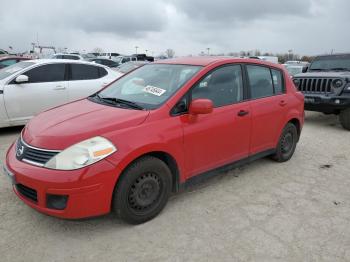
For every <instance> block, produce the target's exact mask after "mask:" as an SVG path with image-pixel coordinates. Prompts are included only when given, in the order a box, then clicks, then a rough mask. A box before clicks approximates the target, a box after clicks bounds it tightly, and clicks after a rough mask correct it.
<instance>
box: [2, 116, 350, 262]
mask: <svg viewBox="0 0 350 262" xmlns="http://www.w3.org/2000/svg"><path fill="white" fill-rule="evenodd" d="M19 132H20V128H9V129H2V130H0V159H1V160H3V159H4V157H5V151H6V149H7V148H8V146H9V145H10V143H11V142H12V141H13V140H15V138H16V137H17V136H18V135H19ZM1 170H2V169H1ZM0 174H1V175H0V197H1V199H0V236H1V237H0V256H1V257H0V261H2V262H5V261H11V262H14V261H35V262H40V261H259V262H260V261H269V262H272V261H298V262H299V261H331V262H334V261H350V132H347V131H345V130H343V129H342V128H341V127H340V125H339V123H338V120H337V119H336V118H335V117H334V116H325V115H322V114H318V113H307V118H306V124H305V126H304V130H303V132H302V137H301V140H300V143H299V144H298V147H297V150H296V153H295V155H294V157H293V158H292V160H291V161H289V162H287V163H284V164H278V163H275V162H273V161H270V160H269V159H262V160H259V161H257V162H254V163H253V164H250V165H248V166H244V167H243V168H240V169H236V170H232V171H230V172H228V173H227V174H222V175H219V176H217V177H215V178H213V179H210V180H208V181H206V182H204V183H202V184H199V185H197V186H194V187H192V188H190V189H189V190H187V191H185V192H184V193H180V194H177V195H174V196H173V197H172V198H171V199H170V201H169V204H168V205H167V207H166V208H165V210H164V211H163V212H162V213H161V214H160V216H158V217H157V218H155V219H154V220H152V221H150V222H148V223H145V224H143V225H139V226H129V225H126V224H123V223H122V222H120V221H119V220H117V219H115V218H114V217H113V215H107V216H104V217H99V218H94V219H87V220H81V221H67V220H61V219H57V218H53V217H48V216H45V215H43V214H40V213H38V212H36V211H34V210H32V209H31V208H29V207H27V206H26V205H25V204H24V203H22V202H21V201H20V200H19V199H17V197H16V196H15V194H14V193H13V192H12V190H11V186H10V183H9V181H8V179H7V178H6V177H5V176H4V175H3V174H2V171H0Z"/></svg>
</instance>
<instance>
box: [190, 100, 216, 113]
mask: <svg viewBox="0 0 350 262" xmlns="http://www.w3.org/2000/svg"><path fill="white" fill-rule="evenodd" d="M213 108H214V105H213V101H211V100H209V99H195V100H193V101H192V102H191V104H190V108H189V113H190V114H191V115H200V114H210V113H211V112H213Z"/></svg>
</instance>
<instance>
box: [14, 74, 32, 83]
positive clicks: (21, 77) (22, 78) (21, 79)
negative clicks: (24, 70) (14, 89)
mask: <svg viewBox="0 0 350 262" xmlns="http://www.w3.org/2000/svg"><path fill="white" fill-rule="evenodd" d="M28 81H29V78H28V76H26V75H19V76H17V77H16V83H18V84H20V83H25V82H28Z"/></svg>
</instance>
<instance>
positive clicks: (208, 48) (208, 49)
mask: <svg viewBox="0 0 350 262" xmlns="http://www.w3.org/2000/svg"><path fill="white" fill-rule="evenodd" d="M207 51H208V55H209V51H210V47H207Z"/></svg>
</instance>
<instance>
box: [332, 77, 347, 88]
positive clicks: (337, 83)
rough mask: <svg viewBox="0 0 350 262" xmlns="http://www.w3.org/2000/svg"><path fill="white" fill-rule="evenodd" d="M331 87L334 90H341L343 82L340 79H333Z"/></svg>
mask: <svg viewBox="0 0 350 262" xmlns="http://www.w3.org/2000/svg"><path fill="white" fill-rule="evenodd" d="M332 85H333V87H334V88H341V87H342V86H343V85H344V81H343V80H342V79H334V80H333V82H332Z"/></svg>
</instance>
